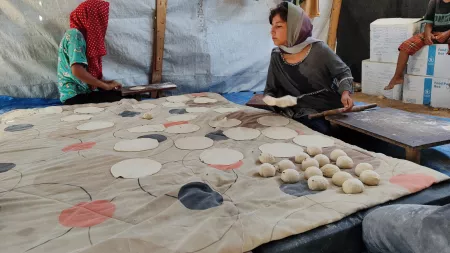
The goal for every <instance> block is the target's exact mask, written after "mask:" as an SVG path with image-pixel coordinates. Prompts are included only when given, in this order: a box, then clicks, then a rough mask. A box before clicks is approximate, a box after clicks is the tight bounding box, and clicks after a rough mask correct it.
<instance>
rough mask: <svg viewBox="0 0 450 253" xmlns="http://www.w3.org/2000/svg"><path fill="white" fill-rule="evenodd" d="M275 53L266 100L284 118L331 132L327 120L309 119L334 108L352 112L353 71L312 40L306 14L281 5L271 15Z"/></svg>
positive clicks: (320, 43) (317, 41)
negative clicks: (312, 115)
mask: <svg viewBox="0 0 450 253" xmlns="http://www.w3.org/2000/svg"><path fill="white" fill-rule="evenodd" d="M269 21H270V24H271V25H272V31H271V34H272V40H273V42H274V43H275V45H276V46H278V48H275V49H274V50H273V51H272V56H271V61H270V66H269V72H268V77H267V84H266V88H265V90H264V95H265V97H264V102H266V103H267V104H268V105H270V106H277V107H274V110H275V111H277V112H280V113H281V114H283V115H284V116H286V117H290V118H293V119H295V120H297V121H299V122H300V123H302V124H304V125H306V126H307V127H309V128H312V129H313V130H316V131H318V132H321V133H323V134H328V135H329V134H330V133H331V131H330V130H331V127H330V124H329V123H328V122H327V121H325V120H324V119H315V120H309V119H308V117H307V115H308V114H311V113H317V112H322V111H325V110H331V109H336V108H341V107H345V109H346V110H350V109H351V108H352V107H353V100H352V98H351V97H350V93H351V92H352V91H353V77H352V74H351V72H350V69H349V68H348V67H347V65H345V64H344V63H343V62H342V60H341V59H340V58H339V57H338V56H337V55H336V54H335V53H334V52H333V51H332V50H331V49H330V48H329V47H328V46H327V45H326V44H325V43H324V42H323V41H320V40H317V39H314V38H312V37H311V36H312V29H313V26H312V24H311V20H310V19H309V17H308V16H307V15H306V14H305V13H304V12H303V10H302V9H301V8H300V7H299V6H296V5H294V4H292V3H289V2H283V3H281V4H279V5H278V7H277V8H275V9H273V10H272V11H271V13H270V17H269Z"/></svg>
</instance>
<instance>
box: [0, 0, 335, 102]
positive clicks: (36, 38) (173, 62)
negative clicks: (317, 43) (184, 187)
mask: <svg viewBox="0 0 450 253" xmlns="http://www.w3.org/2000/svg"><path fill="white" fill-rule="evenodd" d="M81 2H82V1H80V0H0V11H1V12H0V45H1V46H0V95H9V96H16V97H43V98H57V97H58V90H57V87H56V82H57V79H56V65H57V49H58V45H59V42H60V40H61V38H62V36H63V34H64V31H65V30H66V29H67V28H68V26H69V21H68V16H69V14H70V12H71V11H72V10H73V9H74V8H75V7H76V6H77V5H78V4H79V3H81ZM109 2H110V3H111V6H110V8H111V9H110V21H109V27H108V31H107V35H106V37H107V38H106V43H107V49H108V55H107V56H106V57H104V71H103V72H104V75H105V78H106V79H116V80H118V81H119V82H122V83H123V84H125V85H138V84H146V83H148V76H149V71H150V59H151V51H152V37H153V17H154V11H155V1H154V0H133V1H127V0H111V1H109ZM276 2H279V1H277V0H207V1H205V0H195V1H194V0H191V1H183V0H168V8H167V28H166V29H167V30H166V40H165V52H164V65H163V81H171V82H174V83H176V84H178V86H179V89H178V92H181V93H185V92H198V91H213V92H221V93H222V92H236V91H243V90H253V91H258V90H262V89H263V88H264V85H265V79H266V75H267V68H268V64H269V59H270V52H271V49H272V48H273V44H272V41H271V39H270V25H269V22H268V14H269V9H270V7H273V6H274V3H276ZM330 2H331V0H321V1H320V11H321V17H319V18H316V19H315V20H314V25H315V30H314V35H315V36H317V37H319V38H321V39H326V36H327V32H328V20H329V15H330V9H331V4H330Z"/></svg>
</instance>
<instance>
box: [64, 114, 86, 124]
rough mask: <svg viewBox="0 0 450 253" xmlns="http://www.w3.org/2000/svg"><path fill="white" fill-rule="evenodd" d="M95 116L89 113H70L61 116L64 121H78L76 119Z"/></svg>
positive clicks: (81, 119) (80, 119)
mask: <svg viewBox="0 0 450 253" xmlns="http://www.w3.org/2000/svg"><path fill="white" fill-rule="evenodd" d="M92 117H93V116H92V115H87V114H84V115H83V114H81V115H77V114H74V115H70V116H67V117H64V118H61V121H63V122H76V121H83V120H90V119H91V118H92Z"/></svg>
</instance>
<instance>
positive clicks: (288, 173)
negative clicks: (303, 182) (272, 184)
mask: <svg viewBox="0 0 450 253" xmlns="http://www.w3.org/2000/svg"><path fill="white" fill-rule="evenodd" d="M281 180H283V182H285V183H288V184H294V183H297V182H298V181H300V173H298V171H296V170H294V169H287V170H285V171H283V172H281Z"/></svg>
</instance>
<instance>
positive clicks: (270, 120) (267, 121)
mask: <svg viewBox="0 0 450 253" xmlns="http://www.w3.org/2000/svg"><path fill="white" fill-rule="evenodd" d="M257 121H258V123H259V124H261V125H263V126H269V127H281V126H286V125H288V124H289V122H290V120H289V119H288V118H286V117H282V116H264V117H261V118H259V119H257Z"/></svg>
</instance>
